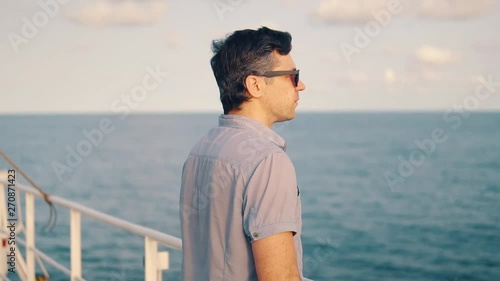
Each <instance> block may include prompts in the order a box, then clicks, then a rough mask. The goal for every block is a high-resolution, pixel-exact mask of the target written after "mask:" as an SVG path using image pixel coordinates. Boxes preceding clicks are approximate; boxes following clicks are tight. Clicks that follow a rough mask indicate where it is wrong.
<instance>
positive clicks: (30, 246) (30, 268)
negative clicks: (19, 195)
mask: <svg viewBox="0 0 500 281" xmlns="http://www.w3.org/2000/svg"><path fill="white" fill-rule="evenodd" d="M34 249H35V198H34V196H33V194H31V193H29V192H26V277H27V280H28V281H34V280H35V251H34Z"/></svg>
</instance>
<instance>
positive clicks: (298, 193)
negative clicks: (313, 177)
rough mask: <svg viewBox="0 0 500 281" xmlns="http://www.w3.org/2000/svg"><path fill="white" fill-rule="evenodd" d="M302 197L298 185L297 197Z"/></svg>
mask: <svg viewBox="0 0 500 281" xmlns="http://www.w3.org/2000/svg"><path fill="white" fill-rule="evenodd" d="M299 195H300V189H299V186H298V185H297V196H299Z"/></svg>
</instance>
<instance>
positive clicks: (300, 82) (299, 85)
mask: <svg viewBox="0 0 500 281" xmlns="http://www.w3.org/2000/svg"><path fill="white" fill-rule="evenodd" d="M305 89H306V85H305V84H304V82H302V80H299V84H298V85H297V90H299V91H304V90H305Z"/></svg>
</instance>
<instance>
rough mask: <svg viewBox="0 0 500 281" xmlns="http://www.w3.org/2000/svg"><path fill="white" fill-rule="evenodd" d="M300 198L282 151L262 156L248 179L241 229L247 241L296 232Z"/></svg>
mask: <svg viewBox="0 0 500 281" xmlns="http://www.w3.org/2000/svg"><path fill="white" fill-rule="evenodd" d="M300 212H301V210H300V198H299V194H298V187H297V177H296V175H295V169H294V167H293V164H292V161H291V160H290V158H289V157H288V155H286V154H285V153H284V152H274V153H271V154H270V155H269V156H267V157H266V158H264V159H263V160H262V161H261V162H260V163H259V164H258V165H257V167H256V168H255V170H254V172H253V173H252V174H251V176H250V177H249V179H248V184H247V187H246V192H245V195H244V206H243V228H244V231H245V234H246V236H247V237H248V240H249V242H251V243H252V242H254V241H257V240H259V239H262V238H265V237H268V236H271V235H273V234H277V233H281V232H285V231H292V232H293V235H295V234H296V233H300V229H299V228H300V220H301V214H300Z"/></svg>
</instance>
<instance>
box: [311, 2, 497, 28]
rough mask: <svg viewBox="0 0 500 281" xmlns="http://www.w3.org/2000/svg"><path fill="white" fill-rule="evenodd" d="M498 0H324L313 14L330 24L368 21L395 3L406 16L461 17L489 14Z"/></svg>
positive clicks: (467, 17) (387, 11) (431, 17)
mask: <svg viewBox="0 0 500 281" xmlns="http://www.w3.org/2000/svg"><path fill="white" fill-rule="evenodd" d="M394 3H396V4H394ZM497 3H498V0H394V1H393V0H364V1H362V0H356V1H354V0H351V1H346V0H323V1H322V2H321V3H320V5H319V7H318V8H317V9H316V10H315V11H314V12H313V17H314V18H315V19H318V20H319V21H321V22H323V23H327V24H346V23H347V24H353V23H366V22H368V21H371V20H375V19H376V18H375V16H374V14H375V13H380V12H381V11H385V13H384V14H390V11H391V10H390V9H389V7H390V6H391V5H393V4H394V6H393V7H396V9H395V10H396V11H398V15H399V12H402V13H401V15H402V16H407V17H408V16H414V17H418V18H424V19H454V20H461V19H469V18H474V17H479V16H481V15H483V14H486V13H487V12H489V11H491V10H492V9H493V8H494V6H495V5H496V4H497ZM398 15H391V16H392V17H395V16H398Z"/></svg>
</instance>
